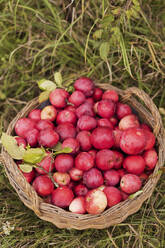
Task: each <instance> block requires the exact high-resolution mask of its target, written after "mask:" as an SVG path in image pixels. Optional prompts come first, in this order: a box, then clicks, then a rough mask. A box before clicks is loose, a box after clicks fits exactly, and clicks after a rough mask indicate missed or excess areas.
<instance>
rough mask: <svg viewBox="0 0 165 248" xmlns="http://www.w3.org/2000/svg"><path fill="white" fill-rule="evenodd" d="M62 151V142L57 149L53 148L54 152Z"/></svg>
mask: <svg viewBox="0 0 165 248" xmlns="http://www.w3.org/2000/svg"><path fill="white" fill-rule="evenodd" d="M61 149H62V144H61V143H60V142H58V143H57V145H56V146H55V147H53V151H60V150H61Z"/></svg>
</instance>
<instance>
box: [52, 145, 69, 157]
mask: <svg viewBox="0 0 165 248" xmlns="http://www.w3.org/2000/svg"><path fill="white" fill-rule="evenodd" d="M72 151H73V149H72V148H71V147H65V148H64V149H62V150H59V151H56V152H54V155H57V154H61V153H71V152H72Z"/></svg>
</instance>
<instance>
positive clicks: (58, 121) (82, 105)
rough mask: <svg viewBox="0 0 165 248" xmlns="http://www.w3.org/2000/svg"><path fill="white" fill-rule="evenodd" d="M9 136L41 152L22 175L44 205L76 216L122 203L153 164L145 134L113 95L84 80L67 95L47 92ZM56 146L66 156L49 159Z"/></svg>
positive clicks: (148, 136) (150, 140)
mask: <svg viewBox="0 0 165 248" xmlns="http://www.w3.org/2000/svg"><path fill="white" fill-rule="evenodd" d="M45 105H46V106H45ZM15 133H16V135H17V137H16V138H15V139H16V141H17V144H18V145H23V146H24V148H25V147H27V145H29V146H30V147H34V148H35V147H43V148H44V149H45V150H46V156H45V157H44V158H43V159H42V161H41V162H40V163H38V164H37V167H35V168H33V170H32V171H31V172H29V173H25V172H22V173H23V175H24V176H25V178H26V180H27V181H28V182H29V183H31V184H32V186H33V187H34V189H35V190H36V192H37V194H38V195H39V196H41V197H43V199H44V201H45V202H47V203H49V204H53V205H55V206H58V207H61V208H64V209H66V210H69V211H71V212H73V213H78V214H85V213H89V214H100V213H102V212H103V211H104V210H105V209H107V208H110V207H112V206H114V205H116V204H118V203H119V202H121V201H124V200H126V199H127V198H128V197H129V196H130V195H132V194H134V193H136V192H137V191H139V190H140V189H141V188H142V186H143V184H144V183H145V182H146V180H147V179H148V177H149V175H150V174H151V173H152V171H153V169H154V167H155V165H156V163H157V159H158V156H157V152H156V150H155V148H154V146H155V136H154V134H153V133H152V130H151V128H150V127H149V126H148V125H147V124H145V123H141V122H140V121H139V119H138V117H137V115H135V114H134V113H133V111H132V109H131V107H130V106H129V105H127V104H124V103H121V102H120V101H119V96H118V94H117V92H116V91H114V90H106V91H103V90H102V89H101V88H98V87H95V85H94V83H93V81H92V80H91V79H90V78H87V77H80V78H78V79H77V80H76V81H75V83H74V92H73V93H71V94H69V93H68V92H67V91H66V90H65V89H62V88H56V89H54V90H53V91H51V92H50V95H49V101H47V102H46V103H44V104H41V105H40V106H39V107H38V108H36V109H33V110H31V111H30V113H29V114H28V117H26V118H21V119H19V120H18V121H17V122H16V125H15ZM59 144H60V145H61V147H62V148H66V147H70V148H71V152H70V153H61V154H57V155H56V156H54V155H53V152H51V151H52V149H53V148H54V147H56V146H57V145H59ZM19 163H20V161H18V163H17V164H18V167H19Z"/></svg>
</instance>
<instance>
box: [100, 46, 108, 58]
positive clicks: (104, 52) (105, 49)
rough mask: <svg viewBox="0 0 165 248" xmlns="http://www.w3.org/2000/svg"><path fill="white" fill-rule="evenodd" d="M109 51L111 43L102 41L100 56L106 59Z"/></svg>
mask: <svg viewBox="0 0 165 248" xmlns="http://www.w3.org/2000/svg"><path fill="white" fill-rule="evenodd" d="M108 53H109V43H108V42H103V43H101V46H100V57H101V58H102V59H103V60H104V61H106V60H107V56H108Z"/></svg>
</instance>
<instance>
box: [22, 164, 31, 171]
mask: <svg viewBox="0 0 165 248" xmlns="http://www.w3.org/2000/svg"><path fill="white" fill-rule="evenodd" d="M19 167H20V169H21V171H22V172H26V173H29V172H31V171H32V170H33V165H31V164H19Z"/></svg>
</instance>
